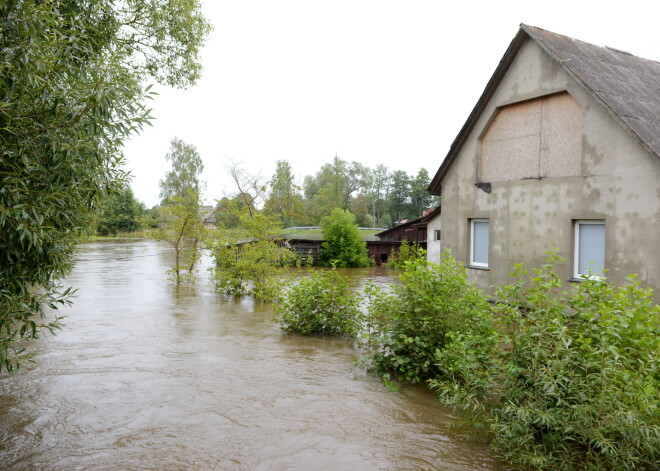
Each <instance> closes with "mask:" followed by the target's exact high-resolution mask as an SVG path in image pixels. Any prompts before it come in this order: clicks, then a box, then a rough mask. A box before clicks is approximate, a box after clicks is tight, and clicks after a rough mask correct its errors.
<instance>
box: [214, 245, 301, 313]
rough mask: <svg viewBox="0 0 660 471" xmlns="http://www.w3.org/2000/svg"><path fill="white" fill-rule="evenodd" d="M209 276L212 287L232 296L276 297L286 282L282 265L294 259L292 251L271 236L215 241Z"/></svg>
mask: <svg viewBox="0 0 660 471" xmlns="http://www.w3.org/2000/svg"><path fill="white" fill-rule="evenodd" d="M212 253H213V257H214V259H215V266H214V267H213V274H212V279H213V282H214V287H215V291H216V292H218V293H222V294H227V295H231V296H243V295H246V294H248V295H251V296H254V297H255V298H258V299H262V300H264V301H269V302H271V301H277V300H278V299H279V297H280V296H281V294H282V290H283V289H284V287H285V285H286V282H287V280H286V276H285V272H284V271H283V270H282V268H283V267H285V266H288V265H290V264H291V263H294V262H295V259H296V255H295V253H294V252H293V251H292V250H290V249H288V248H286V247H282V246H280V245H278V244H277V242H276V241H274V240H255V241H252V242H248V243H244V244H228V243H218V244H216V245H215V246H214V247H213V249H212Z"/></svg>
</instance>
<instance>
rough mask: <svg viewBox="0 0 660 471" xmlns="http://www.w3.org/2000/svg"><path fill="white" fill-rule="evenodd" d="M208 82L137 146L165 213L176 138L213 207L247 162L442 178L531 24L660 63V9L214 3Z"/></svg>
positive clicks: (257, 169)
mask: <svg viewBox="0 0 660 471" xmlns="http://www.w3.org/2000/svg"><path fill="white" fill-rule="evenodd" d="M202 2H203V12H204V15H205V16H206V17H207V19H209V21H210V22H211V23H212V25H213V28H214V30H213V32H212V33H211V36H210V37H209V40H208V41H207V43H206V45H205V47H204V50H203V51H202V64H203V67H204V71H203V75H202V78H201V79H200V80H199V81H198V83H197V84H196V85H195V86H193V87H189V88H188V89H187V90H175V89H171V88H167V87H161V86H155V87H154V89H155V90H156V91H157V92H158V93H159V95H158V96H156V97H155V100H154V101H153V103H152V108H153V113H152V114H153V116H154V117H155V119H154V121H153V123H152V124H153V125H152V126H151V127H147V128H145V129H144V130H143V131H142V132H141V133H140V134H139V135H136V136H134V137H133V138H131V140H130V141H129V142H127V143H126V146H125V148H124V154H125V156H126V169H127V170H129V171H130V173H131V175H132V183H131V185H132V187H133V191H134V193H135V196H136V197H137V198H138V199H139V200H141V201H143V202H144V203H145V204H146V205H147V206H148V207H151V206H153V205H156V204H157V203H158V201H159V197H158V192H159V187H158V182H159V180H160V179H162V178H164V176H165V173H166V172H167V170H168V169H169V165H168V162H167V161H166V159H165V155H166V154H167V152H168V150H169V145H170V141H171V140H172V139H173V138H175V137H177V138H179V139H182V140H184V141H185V142H187V143H188V144H191V145H193V146H195V147H196V148H197V150H198V152H199V153H200V155H201V157H202V159H203V161H204V167H205V169H204V173H203V174H202V177H201V179H202V180H203V181H204V182H205V183H206V190H205V193H204V196H205V200H206V201H207V202H208V203H213V201H214V200H215V199H218V198H221V197H222V196H224V195H227V194H231V193H233V192H234V188H233V187H232V185H231V181H230V179H229V178H228V177H227V171H226V169H227V166H228V165H230V164H231V162H234V163H236V164H238V165H239V166H241V167H243V168H244V169H246V170H247V171H249V172H251V173H252V174H261V176H262V177H263V178H264V180H266V181H267V180H268V178H269V177H270V176H271V175H272V174H273V172H274V169H275V165H276V162H277V161H278V160H287V161H288V162H289V163H290V164H291V166H292V168H293V172H294V174H295V176H296V179H297V181H298V182H299V183H302V180H303V178H304V176H305V175H312V174H314V173H316V172H317V171H318V170H319V169H320V167H321V166H322V165H323V164H325V163H328V162H330V161H331V160H332V159H333V157H334V156H338V157H339V158H341V159H343V160H346V161H353V160H355V161H358V162H360V163H362V164H364V165H366V166H369V167H372V168H373V167H375V166H376V165H378V164H380V163H382V164H385V165H386V166H387V167H389V168H390V169H391V170H405V171H406V172H408V173H410V174H413V175H414V174H416V173H417V172H418V170H419V169H420V168H421V167H424V168H426V169H427V170H428V171H429V174H430V175H431V176H433V175H434V174H435V172H436V171H437V169H438V167H439V166H440V164H441V162H442V160H443V158H444V157H445V155H446V154H447V152H448V150H449V147H450V145H451V143H452V142H453V140H454V138H455V137H456V135H457V134H458V132H459V130H460V129H461V127H462V126H463V123H464V122H465V120H466V119H467V117H468V115H469V113H470V112H471V111H472V108H473V107H474V105H475V104H476V102H477V100H478V99H479V97H480V95H481V93H482V92H483V90H484V88H485V86H486V83H487V82H488V80H489V79H490V77H491V75H492V73H493V72H494V70H495V68H496V67H497V65H498V63H499V61H500V59H501V58H502V56H503V54H504V52H505V51H506V49H507V47H508V46H509V43H510V42H511V40H512V39H513V37H514V36H515V35H516V33H517V31H518V28H519V25H520V24H521V23H525V24H528V25H531V26H537V27H540V28H543V29H546V30H549V31H552V32H555V33H559V34H564V35H567V36H570V37H573V38H576V39H580V40H582V41H587V42H590V43H592V44H596V45H599V46H611V47H615V48H617V49H620V50H624V51H627V52H630V53H632V54H635V55H638V56H640V57H644V58H647V59H654V60H657V61H660V29H659V28H658V25H657V19H658V17H660V15H659V14H660V2H657V1H655V0H647V1H641V0H628V1H626V2H619V1H617V2H603V1H602V0H601V1H592V0H571V1H565V0H556V1H533V0H526V1H508V0H500V1H497V2H495V1H481V0H478V1H476V0H473V1H463V2H455V1H453V2H450V1H441V0H434V1H433V0H397V1H394V0H332V1H326V0H202Z"/></svg>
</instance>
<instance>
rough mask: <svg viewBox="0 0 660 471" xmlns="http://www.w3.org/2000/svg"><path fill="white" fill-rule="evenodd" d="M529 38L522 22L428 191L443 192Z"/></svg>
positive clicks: (431, 192)
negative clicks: (443, 183)
mask: <svg viewBox="0 0 660 471" xmlns="http://www.w3.org/2000/svg"><path fill="white" fill-rule="evenodd" d="M529 38H533V37H532V36H531V35H530V34H529V33H528V31H527V30H526V25H524V24H522V23H521V25H520V29H519V30H518V33H517V34H516V36H515V37H514V38H513V40H512V41H511V43H510V44H509V47H508V48H507V50H506V52H505V53H504V55H503V56H502V59H500V63H499V64H498V65H497V68H496V69H495V72H493V75H492V76H491V77H490V80H489V81H488V83H487V84H486V88H484V91H483V92H482V94H481V97H479V100H478V101H477V104H476V105H475V106H474V108H473V109H472V112H471V113H470V115H469V116H468V119H467V121H466V122H465V124H463V127H462V128H461V130H460V131H459V133H458V135H457V136H456V138H455V139H454V142H452V144H451V147H450V148H449V152H448V153H447V155H446V156H445V158H444V160H443V161H442V164H441V165H440V168H439V169H438V171H437V172H436V174H435V176H434V177H433V179H432V180H431V183H430V184H429V186H428V188H427V191H428V192H429V193H430V194H432V195H440V194H441V193H442V191H441V187H440V181H441V180H442V177H444V175H445V173H446V172H447V170H448V169H449V167H451V165H452V163H453V162H454V160H455V159H456V156H457V155H458V153H459V152H460V151H461V149H462V148H463V145H464V144H465V142H466V141H467V138H468V136H469V135H470V133H471V132H472V130H473V129H474V126H475V125H476V124H477V121H478V119H479V117H480V116H481V113H482V112H483V111H484V109H485V108H486V106H487V105H488V103H489V102H490V99H491V98H492V97H493V95H494V94H495V91H496V90H497V87H498V86H499V84H500V83H501V82H502V79H503V78H504V75H505V74H506V72H507V71H508V70H509V66H510V65H511V63H512V62H513V60H514V59H515V58H516V55H517V54H518V51H520V48H521V47H522V45H523V44H524V43H525V41H527V39H529Z"/></svg>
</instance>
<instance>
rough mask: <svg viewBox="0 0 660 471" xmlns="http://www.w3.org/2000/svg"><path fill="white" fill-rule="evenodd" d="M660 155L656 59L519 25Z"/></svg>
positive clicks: (659, 82)
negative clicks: (659, 150) (644, 57)
mask: <svg viewBox="0 0 660 471" xmlns="http://www.w3.org/2000/svg"><path fill="white" fill-rule="evenodd" d="M522 29H523V30H524V31H525V32H526V33H527V34H528V35H530V37H532V38H533V39H534V40H535V41H537V42H538V43H540V44H541V45H542V46H545V48H546V50H547V51H548V52H550V53H551V54H552V55H554V56H555V59H557V61H559V63H560V64H561V65H562V66H563V67H565V68H566V69H567V70H569V71H570V72H572V73H573V74H574V75H575V76H576V77H577V78H578V79H580V80H581V81H582V82H583V84H584V85H585V86H586V87H587V88H589V89H591V90H592V91H593V92H594V93H595V95H596V96H598V97H599V98H600V99H601V100H602V101H603V104H604V105H605V106H606V107H608V108H610V109H611V110H612V111H613V112H614V113H615V114H616V115H617V116H618V117H619V118H621V121H623V122H624V123H625V124H626V125H627V126H628V127H629V128H630V130H631V131H632V132H633V133H634V134H635V135H636V136H637V137H638V138H639V139H640V141H641V142H642V144H644V145H645V146H646V147H648V148H649V150H651V151H652V152H653V153H654V154H655V155H656V156H657V157H660V153H659V152H658V149H659V148H660V62H655V61H652V60H648V59H642V58H641V57H636V56H633V55H632V54H628V53H626V52H621V51H617V50H615V49H611V48H606V47H599V46H595V45H593V44H589V43H585V42H583V41H578V40H576V39H571V38H568V37H566V36H562V35H560V34H555V33H551V32H550V31H545V30H543V29H540V28H535V27H531V26H525V25H523V26H522Z"/></svg>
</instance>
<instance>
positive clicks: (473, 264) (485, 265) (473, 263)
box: [470, 219, 490, 268]
mask: <svg viewBox="0 0 660 471" xmlns="http://www.w3.org/2000/svg"><path fill="white" fill-rule="evenodd" d="M484 222H485V223H486V224H488V245H487V247H488V252H487V253H486V263H484V262H477V261H475V260H474V242H475V240H474V224H475V223H484ZM489 260H490V220H489V219H470V266H471V267H477V268H488V263H489Z"/></svg>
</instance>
